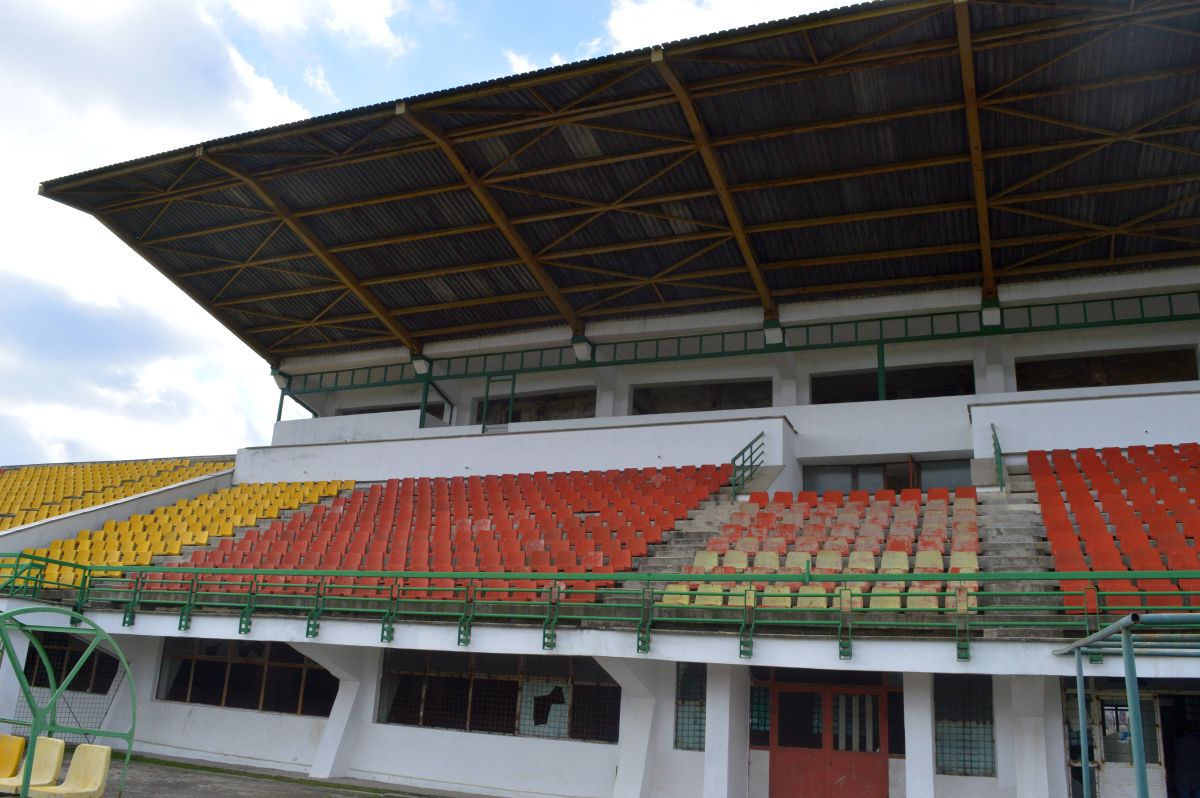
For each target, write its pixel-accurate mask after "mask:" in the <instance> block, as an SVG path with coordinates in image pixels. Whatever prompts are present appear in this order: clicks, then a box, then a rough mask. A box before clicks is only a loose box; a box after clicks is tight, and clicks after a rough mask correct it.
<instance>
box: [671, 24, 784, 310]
mask: <svg viewBox="0 0 1200 798" xmlns="http://www.w3.org/2000/svg"><path fill="white" fill-rule="evenodd" d="M650 53H651V55H650V60H651V62H652V63H653V64H654V67H655V69H657V70H658V74H659V75H661V76H662V79H663V80H664V81H666V83H667V85H668V86H669V87H670V88H671V93H672V94H674V95H675V101H676V103H677V104H678V105H679V110H680V111H681V112H682V113H683V118H684V119H686V120H687V125H688V129H689V130H690V131H691V132H692V138H693V139H695V141H696V148H697V149H698V150H699V152H700V158H701V160H703V161H704V168H705V169H706V170H707V171H708V178H709V180H711V181H712V184H713V188H715V189H716V191H717V201H718V202H720V203H721V210H722V211H724V213H725V220H726V221H727V222H728V223H729V229H730V230H731V231H732V232H733V238H734V241H736V242H737V246H738V251H739V252H741V254H742V259H743V260H744V261H745V264H746V271H747V272H749V274H750V279H751V280H752V281H753V283H754V289H755V291H757V292H758V298H759V300H760V301H761V302H762V306H763V316H764V317H765V318H767V319H775V318H778V317H779V306H778V305H777V304H776V303H775V299H774V298H773V297H772V296H771V289H770V288H768V287H767V283H766V280H764V279H763V276H762V270H760V269H759V268H758V256H757V255H756V254H755V253H754V247H753V246H752V245H751V243H750V234H749V233H747V232H746V225H745V224H744V223H743V222H742V213H741V211H740V210H738V207H737V204H736V203H735V202H734V201H733V194H732V192H730V190H729V181H728V180H726V179H725V170H724V169H723V168H722V166H721V162H720V161H719V160H718V159H717V153H716V150H715V149H714V148H713V144H712V140H711V139H710V138H709V136H708V130H707V129H706V128H705V127H704V122H703V121H701V119H700V114H699V113H698V112H697V111H696V104H695V103H694V102H693V101H692V98H691V95H689V94H688V90H687V87H686V86H684V85H683V82H682V81H681V80H680V79H679V76H678V75H676V74H675V70H673V69H671V65H670V64H668V63H667V60H666V57H665V55H664V53H663V49H662V48H661V47H655V48H654V49H652V50H651V51H650Z"/></svg>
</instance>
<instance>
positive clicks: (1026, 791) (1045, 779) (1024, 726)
mask: <svg viewBox="0 0 1200 798" xmlns="http://www.w3.org/2000/svg"><path fill="white" fill-rule="evenodd" d="M1045 681H1046V679H1045V678H1044V677H1041V676H1011V677H1009V679H1008V683H1009V691H1010V693H1009V702H1008V703H1009V706H1010V707H1012V733H1013V754H1014V756H1013V759H1014V763H1015V765H1016V773H1015V774H1014V775H1015V782H1016V784H1015V786H1016V797H1017V798H1050V761H1049V755H1050V751H1049V746H1048V745H1047V740H1046V718H1045V715H1046V713H1047V711H1048V710H1049V709H1050V707H1047V706H1046V689H1045V684H1044V683H1045ZM1058 715H1059V717H1062V707H1061V705H1060V706H1059V707H1058Z"/></svg>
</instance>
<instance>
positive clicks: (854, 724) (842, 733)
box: [833, 693, 879, 753]
mask: <svg viewBox="0 0 1200 798" xmlns="http://www.w3.org/2000/svg"><path fill="white" fill-rule="evenodd" d="M833 750H835V751H860V752H869V753H877V752H878V751H879V707H878V706H876V699H875V696H873V695H860V694H858V693H851V694H841V693H839V694H835V695H834V696H833Z"/></svg>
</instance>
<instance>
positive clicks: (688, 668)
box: [675, 662, 708, 751]
mask: <svg viewBox="0 0 1200 798" xmlns="http://www.w3.org/2000/svg"><path fill="white" fill-rule="evenodd" d="M707 692H708V666H707V665H705V664H704V663H703V662H677V663H675V747H676V748H678V749H679V750H681V751H703V750H704V721H705V714H706V713H705V701H706V696H707Z"/></svg>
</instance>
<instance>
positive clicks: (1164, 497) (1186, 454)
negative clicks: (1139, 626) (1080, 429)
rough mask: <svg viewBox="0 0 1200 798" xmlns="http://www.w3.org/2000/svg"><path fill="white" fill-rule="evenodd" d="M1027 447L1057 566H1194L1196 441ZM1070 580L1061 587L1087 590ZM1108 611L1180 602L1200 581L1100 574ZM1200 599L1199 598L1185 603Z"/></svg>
mask: <svg viewBox="0 0 1200 798" xmlns="http://www.w3.org/2000/svg"><path fill="white" fill-rule="evenodd" d="M1128 452H1129V457H1128V458H1126V456H1125V455H1124V454H1123V453H1122V452H1121V451H1120V450H1119V449H1111V448H1110V449H1103V450H1101V451H1100V452H1099V453H1097V452H1096V450H1094V449H1081V450H1079V451H1077V452H1074V453H1072V452H1070V451H1067V450H1056V451H1054V452H1051V453H1050V454H1049V455H1047V454H1046V453H1045V452H1041V451H1033V452H1030V453H1029V470H1030V474H1031V475H1032V476H1033V479H1034V485H1035V489H1036V490H1037V493H1038V500H1039V502H1040V504H1041V509H1042V518H1043V521H1044V523H1045V526H1046V536H1047V539H1048V541H1049V543H1050V550H1051V554H1052V555H1053V557H1054V566H1055V569H1056V570H1060V571H1088V570H1091V571H1110V572H1120V571H1130V570H1132V571H1166V570H1195V569H1196V568H1197V565H1198V562H1197V548H1196V545H1195V541H1196V539H1197V537H1198V535H1200V508H1197V506H1196V502H1197V500H1198V499H1200V447H1197V446H1196V445H1195V444H1185V445H1183V446H1181V447H1179V449H1178V450H1176V449H1175V448H1174V447H1170V446H1167V445H1158V446H1155V447H1153V449H1151V448H1149V447H1144V446H1143V447H1130V449H1129V450H1128ZM1086 586H1087V583H1086V582H1081V581H1078V580H1067V581H1065V582H1064V583H1063V585H1062V587H1063V590H1069V591H1084V590H1085V588H1086ZM1099 588H1100V590H1102V591H1105V592H1111V593H1114V594H1116V595H1114V596H1111V597H1108V601H1107V609H1108V610H1110V611H1129V610H1133V609H1138V608H1141V607H1146V606H1149V607H1168V608H1178V607H1182V606H1184V605H1185V601H1184V598H1185V597H1183V596H1180V595H1178V593H1179V591H1180V590H1183V591H1192V590H1197V589H1200V580H1191V579H1181V580H1178V584H1176V582H1175V581H1172V580H1171V579H1167V578H1163V579H1138V580H1129V579H1105V580H1099ZM1066 603H1067V605H1068V606H1070V607H1073V608H1076V611H1078V610H1079V609H1082V608H1084V607H1086V608H1088V609H1090V610H1093V611H1095V610H1096V609H1097V601H1096V600H1095V599H1092V598H1089V597H1087V596H1084V595H1078V596H1068V597H1067V599H1066ZM1190 603H1192V604H1194V605H1200V597H1193V601H1192V602H1190Z"/></svg>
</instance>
